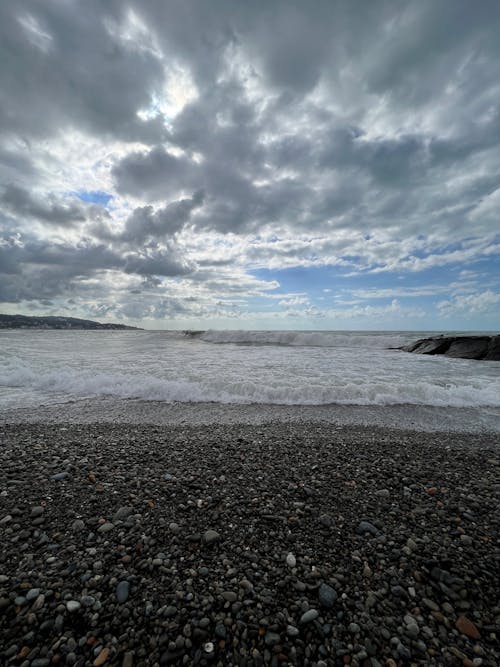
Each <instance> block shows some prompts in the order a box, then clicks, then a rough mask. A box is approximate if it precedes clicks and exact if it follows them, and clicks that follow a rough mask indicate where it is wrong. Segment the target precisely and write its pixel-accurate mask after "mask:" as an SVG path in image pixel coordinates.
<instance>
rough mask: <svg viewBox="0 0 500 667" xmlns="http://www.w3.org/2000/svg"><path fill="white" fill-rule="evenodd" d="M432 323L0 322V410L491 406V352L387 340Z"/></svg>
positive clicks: (499, 387) (495, 397)
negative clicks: (70, 326) (420, 348)
mask: <svg viewBox="0 0 500 667" xmlns="http://www.w3.org/2000/svg"><path fill="white" fill-rule="evenodd" d="M447 333H456V332H447ZM435 334H436V332H421V331H420V332H415V331H413V332H412V331H404V332H401V331H389V332H375V331H372V332H370V331H363V332H361V331H240V330H238V331H219V330H207V331H143V330H124V331H119V330H108V331H105V330H101V331H99V330H85V331H83V330H82V331H80V330H43V329H40V330H38V329H15V330H3V331H0V412H2V411H5V410H9V409H13V408H35V407H38V406H47V405H55V404H65V403H67V402H72V403H74V402H75V401H82V400H88V399H102V398H108V399H109V398H112V399H114V400H116V401H126V400H131V399H135V400H139V401H143V402H150V401H155V402H163V403H190V404H193V403H212V404H213V403H216V404H220V405H223V404H226V405H229V404H234V405H287V406H328V405H337V406H339V405H351V406H395V405H401V406H404V405H408V406H416V405H420V406H433V407H443V408H445V407H450V408H474V409H475V411H476V413H477V414H481V413H482V412H484V413H485V414H488V415H489V417H490V418H491V415H492V414H493V415H495V414H498V415H499V417H500V410H499V408H500V362H493V361H474V360H466V359H452V358H447V357H444V356H422V355H417V354H409V353H407V352H404V351H401V350H399V349H397V348H398V347H400V346H402V345H405V344H408V343H410V342H413V341H415V340H417V339H418V338H422V337H425V336H427V335H435ZM492 410H493V413H492ZM499 421H500V420H499Z"/></svg>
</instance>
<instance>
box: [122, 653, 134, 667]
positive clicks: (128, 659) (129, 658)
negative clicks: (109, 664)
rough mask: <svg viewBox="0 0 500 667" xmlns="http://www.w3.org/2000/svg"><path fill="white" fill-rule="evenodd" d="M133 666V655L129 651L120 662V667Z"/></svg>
mask: <svg viewBox="0 0 500 667" xmlns="http://www.w3.org/2000/svg"><path fill="white" fill-rule="evenodd" d="M133 665H134V654H133V653H131V652H130V651H127V652H126V653H125V654H124V656H123V660H122V667H133Z"/></svg>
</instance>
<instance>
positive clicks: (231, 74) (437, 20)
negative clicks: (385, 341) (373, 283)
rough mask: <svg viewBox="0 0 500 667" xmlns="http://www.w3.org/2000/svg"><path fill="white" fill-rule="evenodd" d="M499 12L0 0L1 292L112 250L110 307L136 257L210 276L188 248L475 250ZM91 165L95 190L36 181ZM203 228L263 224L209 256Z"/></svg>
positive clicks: (162, 271)
mask: <svg viewBox="0 0 500 667" xmlns="http://www.w3.org/2000/svg"><path fill="white" fill-rule="evenodd" d="M499 20H500V5H499V3H498V2H497V1H496V0H482V2H481V3H479V4H478V3H475V4H473V3H470V2H469V1H468V0H442V1H441V2H439V3H435V2H432V1H431V0H423V1H422V2H414V1H411V0H373V1H372V2H366V3H349V2H331V1H329V0H318V2H316V3H314V6H310V5H308V4H306V3H304V2H302V1H301V0H275V1H274V2H272V3H268V2H264V1H263V0H262V1H260V0H257V2H252V3H246V2H240V3H234V2H232V1H231V0H213V1H211V2H210V3H205V2H201V1H200V0H186V1H185V2H181V3H180V2H177V1H176V0H141V1H139V0H129V1H128V2H126V3H123V2H115V1H114V0H111V1H109V2H102V1H100V0H89V2H86V3H84V4H82V3H78V2H76V0H68V1H67V2H50V1H49V0H37V1H35V0H27V1H26V2H23V3H18V2H15V1H14V0H5V1H4V2H2V3H0V86H1V90H2V96H1V99H0V207H1V209H2V211H1V212H0V230H1V231H2V234H3V238H4V240H3V241H2V240H1V239H0V271H1V272H2V273H1V275H0V282H1V287H0V291H1V294H0V300H5V301H8V302H13V301H22V300H25V301H26V300H28V301H29V300H32V299H42V300H43V299H45V300H50V299H53V298H57V297H58V296H60V295H66V296H67V295H68V294H71V297H70V298H75V299H78V294H84V292H85V290H86V289H87V287H86V285H87V282H89V281H92V280H94V281H96V280H97V281H98V280H101V279H102V276H103V274H104V273H105V272H116V274H117V276H119V277H120V278H119V279H118V278H117V281H116V284H117V285H118V282H119V280H121V281H122V282H123V286H121V287H120V288H118V287H117V290H118V291H120V290H122V291H123V292H124V293H125V292H126V294H127V295H128V297H127V298H130V299H131V300H130V301H129V302H127V301H126V297H124V299H125V300H124V301H122V302H121V306H120V307H121V308H122V311H121V312H122V313H123V314H124V316H131V315H130V313H132V312H134V313H138V312H140V307H139V305H138V300H140V296H142V295H143V293H144V292H145V291H148V290H149V291H150V290H151V286H152V285H153V286H154V289H155V290H161V289H162V287H161V285H160V284H157V283H156V282H155V281H156V280H157V278H155V276H167V277H180V276H186V275H190V276H192V279H193V280H194V281H198V282H199V283H202V282H203V283H204V284H205V285H206V286H207V288H209V289H212V290H213V292H214V294H215V293H216V292H217V290H218V289H220V287H221V284H222V283H225V282H226V280H227V274H224V279H223V280H222V283H221V281H218V280H217V278H214V277H213V274H212V273H210V275H211V276H212V277H211V278H210V279H208V278H206V277H205V278H203V275H204V274H203V271H197V267H203V268H206V269H207V271H209V272H210V271H211V270H212V269H213V271H216V272H217V271H219V272H222V271H224V270H225V268H227V267H231V266H233V267H237V268H238V270H241V266H242V264H244V263H245V262H246V268H247V269H248V268H250V267H253V266H254V265H258V266H273V267H279V266H287V267H290V266H294V265H307V264H308V263H310V264H321V263H325V264H328V263H330V264H337V265H342V264H349V266H350V268H351V269H352V271H353V272H355V271H371V270H373V271H382V270H389V269H390V270H401V271H413V272H416V271H420V270H425V268H426V267H429V266H439V265H442V266H444V265H445V264H446V263H447V262H449V263H451V262H455V263H460V262H473V261H475V260H476V259H477V258H478V257H480V256H483V255H485V254H487V253H489V252H491V251H492V248H493V247H494V246H493V242H494V238H495V234H496V227H497V225H496V223H497V221H498V206H499V203H500V198H499V195H498V192H499V187H500V180H499V174H500V111H499V108H498V99H499V96H500V83H499V82H498V64H499V62H500V42H499V40H498V29H497V26H498V22H499ZM176 77H177V79H176ZM78 137H80V138H78ZM65 141H67V142H68V145H70V146H71V147H74V146H76V145H78V146H80V147H81V148H82V151H81V152H78V151H77V152H76V153H75V155H72V154H71V148H70V149H68V148H67V146H66V144H65ZM87 141H88V142H89V145H91V146H92V150H94V149H95V150H96V156H95V163H92V159H93V156H92V155H91V156H90V157H89V156H88V154H87V153H88V152H90V149H89V148H88V147H87V153H85V151H84V147H85V145H86V142H87ZM71 142H73V143H71ZM78 142H80V143H78ZM81 153H85V157H86V159H87V162H88V166H87V167H86V169H87V171H86V172H84V171H83V170H82V171H81V172H80V171H78V169H77V168H75V169H74V171H72V172H71V174H69V171H70V170H68V169H67V164H66V162H70V163H71V164H72V165H73V164H74V165H78V162H79V160H80V159H81ZM88 171H91V172H92V173H91V176H90V177H89V174H88ZM74 173H78V174H80V173H84V176H85V177H87V178H88V180H89V182H90V183H91V186H88V184H87V183H75V184H74V185H72V188H71V189H70V188H69V187H66V182H67V181H68V180H71V178H73V177H74ZM68 174H69V175H68ZM59 177H60V179H61V187H60V188H58V187H54V185H53V184H54V183H56V184H57V185H58V178H59ZM82 178H83V176H82ZM101 178H102V179H103V180H104V182H105V185H102V188H103V189H105V190H109V192H110V194H112V195H114V196H115V198H114V199H113V206H116V207H118V208H117V209H115V210H112V207H111V208H110V211H106V210H105V209H104V208H103V207H101V206H94V205H89V204H85V203H83V202H79V201H77V200H76V199H73V198H70V197H68V196H64V195H61V194H54V193H60V192H62V191H63V190H70V191H76V190H79V189H88V190H90V189H97V188H99V189H101V184H100V179H101ZM47 183H48V184H49V185H47ZM62 183H64V185H62ZM96 183H99V185H97V186H96V185H95V184H96ZM35 229H36V230H37V231H36V233H35V231H33V230H35ZM214 233H215V234H220V235H225V237H226V238H228V237H231V239H233V240H234V237H237V238H238V239H240V241H241V243H242V247H243V245H244V243H248V244H249V241H248V238H247V237H249V238H250V239H251V238H252V237H260V235H266V234H267V235H268V236H270V235H272V234H276V235H277V237H276V238H277V239H278V237H279V240H274V241H273V242H269V243H267V244H265V243H260V244H256V245H251V244H249V245H247V247H246V248H245V249H241V248H240V249H239V250H238V251H236V250H235V251H234V252H231V253H230V252H229V251H228V257H229V258H228V257H226V256H224V253H223V252H220V253H219V254H214V256H213V257H209V256H207V254H206V253H205V254H203V252H201V251H200V248H201V249H203V243H202V242H201V241H200V240H202V239H203V238H205V237H204V235H207V238H208V235H210V234H214ZM58 235H60V236H58ZM63 235H64V240H62V236H63ZM306 237H307V238H306ZM478 239H479V240H480V241H481V243H475V240H478ZM240 241H238V242H240ZM483 241H484V242H483ZM488 244H490V245H488ZM450 247H452V248H453V249H452V251H450V250H449V248H450ZM457 249H458V251H457ZM454 251H457V252H455V253H454ZM439 262H441V264H439ZM221 275H222V273H221ZM134 276H138V277H140V276H144V277H145V281H144V283H143V285H142V286H141V287H139V286H138V285H137V284H136V283H134V285H133V289H132V290H131V289H130V284H129V282H130V280H131V278H133V277H134ZM103 289H108V288H104V287H103ZM137 290H141V295H138V294H137ZM134 291H135V292H136V295H135V296H134V299H135V300H134V302H133V303H134V304H135V305H132V296H133V294H131V292H134ZM149 291H148V293H149ZM108 297H109V298H110V299H111V298H115V297H114V296H113V297H111V296H110V295H109V294H108ZM165 298H166V297H165ZM94 302H95V303H98V304H99V306H98V307H99V308H102V309H104V310H103V311H102V312H108V311H107V310H106V308H108V306H107V305H106V300H105V298H102V299H97V300H94ZM95 303H94V306H93V307H97V306H95ZM127 303H128V304H129V306H130V307H129V308H128V309H127ZM179 303H181V305H180V306H176V305H175V303H174V302H173V301H168V300H167V301H165V302H164V307H160V306H159V305H158V304H156V306H155V304H154V303H153V302H151V303H149V304H148V306H147V310H146V311H144V312H147V313H149V314H150V315H151V316H157V317H160V316H161V317H163V316H166V314H175V309H176V308H177V307H178V308H182V307H183V306H182V304H185V302H179ZM214 303H215V302H214ZM212 306H213V304H212ZM213 307H215V306H213ZM190 308H191V311H192V312H194V311H193V308H194V306H193V305H192V304H191V306H190ZM200 308H201V306H200ZM204 308H206V305H203V309H204ZM179 312H180V311H179ZM197 312H199V313H202V312H203V313H204V312H206V311H205V310H199V311H197ZM127 313H129V315H127ZM200 316H201V315H200Z"/></svg>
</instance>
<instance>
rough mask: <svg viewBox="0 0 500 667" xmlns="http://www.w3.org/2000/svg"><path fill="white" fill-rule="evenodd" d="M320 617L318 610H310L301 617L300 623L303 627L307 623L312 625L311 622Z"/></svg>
mask: <svg viewBox="0 0 500 667" xmlns="http://www.w3.org/2000/svg"><path fill="white" fill-rule="evenodd" d="M318 616H319V613H318V611H317V610H316V609H308V611H306V612H305V613H304V614H302V616H301V617H300V623H301V625H304V624H305V623H311V621H315V620H316V619H317V618H318Z"/></svg>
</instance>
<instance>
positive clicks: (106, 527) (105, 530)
mask: <svg viewBox="0 0 500 667" xmlns="http://www.w3.org/2000/svg"><path fill="white" fill-rule="evenodd" d="M114 527H115V526H114V524H112V523H109V522H108V521H107V522H106V523H103V524H102V526H99V528H98V529H97V532H98V533H109V531H110V530H113V528H114Z"/></svg>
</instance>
